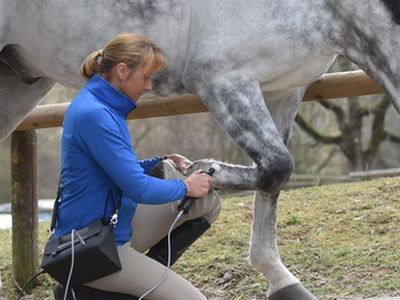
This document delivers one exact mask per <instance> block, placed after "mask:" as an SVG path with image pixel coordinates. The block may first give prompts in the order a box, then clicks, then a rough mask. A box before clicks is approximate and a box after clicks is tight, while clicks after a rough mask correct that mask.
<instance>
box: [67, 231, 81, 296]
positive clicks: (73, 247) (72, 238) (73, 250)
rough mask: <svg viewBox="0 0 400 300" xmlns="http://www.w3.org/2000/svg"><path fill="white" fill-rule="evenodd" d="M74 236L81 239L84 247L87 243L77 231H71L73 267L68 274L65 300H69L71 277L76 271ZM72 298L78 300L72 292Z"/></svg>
mask: <svg viewBox="0 0 400 300" xmlns="http://www.w3.org/2000/svg"><path fill="white" fill-rule="evenodd" d="M74 234H76V236H77V237H78V239H79V242H80V243H81V244H82V245H85V244H86V243H85V241H84V240H83V238H82V237H81V235H80V234H79V233H78V232H77V231H76V230H75V229H72V230H71V267H70V268H69V274H68V279H67V283H66V285H65V292H64V300H67V297H68V290H69V284H70V282H71V277H72V273H73V271H74V264H75V241H74ZM72 297H73V298H74V299H75V300H76V297H75V293H74V292H72Z"/></svg>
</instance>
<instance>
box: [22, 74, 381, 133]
mask: <svg viewBox="0 0 400 300" xmlns="http://www.w3.org/2000/svg"><path fill="white" fill-rule="evenodd" d="M379 93H383V91H382V89H381V88H380V87H379V86H378V85H377V84H376V83H375V81H373V80H372V79H371V78H369V77H368V76H367V75H366V74H365V73H364V72H363V71H351V72H340V73H329V74H325V75H323V76H321V77H320V78H319V79H317V80H316V81H314V82H313V83H311V85H310V86H309V87H308V89H307V91H306V93H305V95H304V98H303V101H312V100H319V99H335V98H343V97H351V96H361V95H370V94H379ZM68 105H69V103H61V104H52V105H39V106H37V107H36V108H35V109H34V110H33V111H32V113H31V114H30V115H29V116H28V117H27V118H26V119H25V120H24V121H23V122H22V123H21V124H20V125H19V126H18V127H17V129H16V130H17V131H21V130H29V129H36V128H49V127H59V126H61V125H62V121H63V118H64V113H65V111H66V109H67V107H68ZM206 111H207V108H206V107H205V106H204V104H202V103H201V100H200V98H199V97H197V96H195V95H192V94H185V95H182V96H177V97H155V98H144V99H143V100H142V101H139V102H138V107H137V108H136V109H135V110H134V111H133V112H132V113H130V114H129V115H128V119H141V118H151V117H162V116H171V115H182V114H190V113H199V112H206Z"/></svg>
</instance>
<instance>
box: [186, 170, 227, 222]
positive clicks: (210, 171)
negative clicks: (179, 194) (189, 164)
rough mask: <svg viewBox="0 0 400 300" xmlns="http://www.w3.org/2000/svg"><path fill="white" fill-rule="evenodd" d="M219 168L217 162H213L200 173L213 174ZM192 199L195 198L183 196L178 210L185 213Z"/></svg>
mask: <svg viewBox="0 0 400 300" xmlns="http://www.w3.org/2000/svg"><path fill="white" fill-rule="evenodd" d="M220 170H221V167H220V166H219V164H217V163H213V164H212V165H211V167H210V168H209V169H208V171H203V172H202V173H206V174H207V175H210V176H213V175H214V174H215V173H218V172H219V171H220ZM194 200H196V198H192V197H185V198H184V199H183V200H182V201H181V203H179V205H178V211H180V212H182V214H184V215H186V214H187V213H188V212H189V210H190V207H191V206H192V204H193V202H194Z"/></svg>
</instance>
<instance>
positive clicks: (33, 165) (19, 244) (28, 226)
mask: <svg viewBox="0 0 400 300" xmlns="http://www.w3.org/2000/svg"><path fill="white" fill-rule="evenodd" d="M11 181H12V196H11V205H12V232H13V233H12V264H13V275H14V279H15V281H16V283H17V284H18V285H19V286H23V285H24V284H25V283H26V282H27V281H28V280H29V278H30V277H31V276H32V275H33V274H34V273H36V272H37V271H38V191H37V186H38V185H37V184H38V169H37V137H36V132H35V130H28V131H19V132H14V133H13V134H12V139H11Z"/></svg>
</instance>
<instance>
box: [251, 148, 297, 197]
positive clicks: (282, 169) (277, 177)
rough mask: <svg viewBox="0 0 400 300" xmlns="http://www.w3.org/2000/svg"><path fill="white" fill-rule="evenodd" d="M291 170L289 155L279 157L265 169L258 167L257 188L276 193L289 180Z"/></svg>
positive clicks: (291, 164)
mask: <svg viewBox="0 0 400 300" xmlns="http://www.w3.org/2000/svg"><path fill="white" fill-rule="evenodd" d="M292 171H293V160H292V157H291V156H290V155H288V156H284V157H281V159H277V160H276V161H274V162H273V163H271V164H270V165H269V166H268V167H267V168H265V169H259V175H258V179H257V185H256V186H257V188H258V189H260V190H262V191H265V192H267V193H270V194H276V193H278V192H279V191H280V190H281V189H282V187H283V186H284V185H285V184H286V182H287V181H288V180H289V177H290V175H291V174H292Z"/></svg>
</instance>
